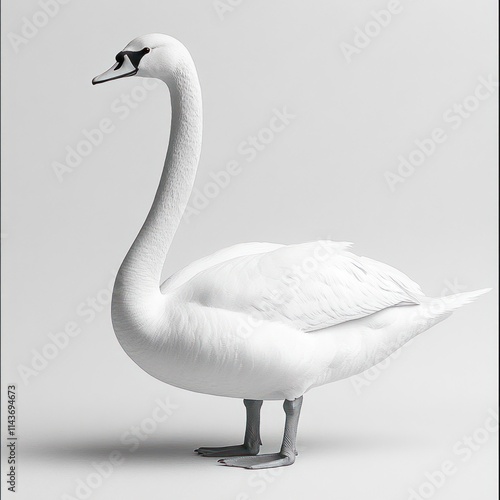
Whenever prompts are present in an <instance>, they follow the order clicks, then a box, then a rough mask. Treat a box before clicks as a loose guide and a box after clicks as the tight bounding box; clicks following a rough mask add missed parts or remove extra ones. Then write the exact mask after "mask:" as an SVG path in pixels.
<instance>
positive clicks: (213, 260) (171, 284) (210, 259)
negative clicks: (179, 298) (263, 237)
mask: <svg viewBox="0 0 500 500" xmlns="http://www.w3.org/2000/svg"><path fill="white" fill-rule="evenodd" d="M283 246H284V245H279V244H277V243H260V242H252V243H239V244H238V245H233V246H230V247H227V248H223V249H222V250H219V251H217V252H215V253H213V254H211V255H208V256H206V257H203V258H201V259H198V260H196V261H194V262H192V263H191V264H189V265H188V266H186V267H185V268H183V269H181V270H180V271H178V272H176V273H175V274H173V275H172V276H170V277H169V278H168V279H167V280H166V281H165V282H164V283H163V284H162V285H161V287H160V288H161V291H162V292H163V293H167V292H171V291H172V290H174V289H175V288H177V287H179V286H180V285H183V284H184V283H186V282H187V281H189V280H190V279H191V278H192V277H193V276H195V275H197V274H198V273H200V272H202V271H204V270H205V269H209V268H212V267H214V266H216V265H218V264H221V263H223V262H226V261H228V260H231V259H235V258H237V257H245V256H247V255H255V254H265V253H267V252H271V251H272V250H276V249H278V248H281V247H283Z"/></svg>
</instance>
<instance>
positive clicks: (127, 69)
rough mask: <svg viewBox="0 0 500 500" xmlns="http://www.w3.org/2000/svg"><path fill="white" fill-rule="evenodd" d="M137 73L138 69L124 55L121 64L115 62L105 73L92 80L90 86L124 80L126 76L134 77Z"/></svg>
mask: <svg viewBox="0 0 500 500" xmlns="http://www.w3.org/2000/svg"><path fill="white" fill-rule="evenodd" d="M137 71H138V69H137V68H136V67H135V66H134V65H133V64H132V63H131V62H130V59H129V57H128V56H127V55H125V56H124V57H123V62H117V63H116V64H114V65H113V66H111V68H109V69H108V70H107V71H105V72H104V73H101V74H100V75H98V76H96V77H95V78H94V79H93V80H92V85H97V84H98V83H104V82H109V81H110V80H117V79H118V78H125V77H126V76H132V75H135V74H136V73H137Z"/></svg>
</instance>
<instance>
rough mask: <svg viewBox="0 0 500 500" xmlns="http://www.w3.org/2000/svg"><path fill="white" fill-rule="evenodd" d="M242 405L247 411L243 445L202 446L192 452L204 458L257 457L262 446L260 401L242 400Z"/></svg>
mask: <svg viewBox="0 0 500 500" xmlns="http://www.w3.org/2000/svg"><path fill="white" fill-rule="evenodd" d="M243 404H244V405H245V408H246V409H247V425H246V430H245V439H244V440H243V444H240V445H236V446H220V447H209V446H202V447H201V448H198V449H197V450H194V451H195V452H197V453H199V454H200V455H203V456H204V457H236V456H245V455H257V453H259V449H260V445H261V444H262V442H261V440H260V409H261V407H262V400H254V399H244V400H243Z"/></svg>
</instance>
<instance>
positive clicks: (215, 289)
mask: <svg viewBox="0 0 500 500" xmlns="http://www.w3.org/2000/svg"><path fill="white" fill-rule="evenodd" d="M116 61H117V62H116V64H115V65H114V66H113V67H112V68H110V69H109V70H108V71H106V72H105V73H103V74H102V75H100V76H98V77H96V78H95V79H94V80H93V83H102V82H104V81H108V80H112V79H116V78H121V77H125V76H132V75H135V74H136V75H138V76H143V77H154V78H159V79H160V80H162V81H163V82H165V83H166V84H167V86H168V88H169V91H170V96H171V105H172V119H171V121H172V123H171V132H170V140H169V147H168V151H167V155H166V159H165V165H164V169H163V174H162V177H161V180H160V185H159V187H158V190H157V193H156V196H155V199H154V202H153V205H152V207H151V210H150V212H149V214H148V216H147V218H146V221H145V223H144V225H143V227H142V228H141V230H140V232H139V234H138V236H137V238H136V240H135V241H134V243H133V245H132V247H131V248H130V250H129V252H128V254H127V256H126V257H125V260H124V262H123V264H122V266H121V268H120V270H119V272H118V275H117V278H116V283H115V287H114V290H113V300H112V320H113V327H114V329H115V332H116V335H117V337H118V340H119V342H120V344H121V345H122V347H123V349H124V350H125V351H126V353H127V354H128V355H129V356H130V357H131V358H132V360H134V361H135V362H136V363H137V364H138V365H139V366H140V367H141V368H142V369H143V370H145V371H146V372H148V373H149V374H151V375H152V376H154V377H156V378H157V379H159V380H162V381H163V382H166V383H168V384H171V385H174V386H176V387H180V388H183V389H187V390H190V391H195V392H201V393H205V394H213V395H217V396H227V397H235V398H242V399H244V400H245V405H246V407H247V432H246V435H245V443H244V444H243V445H240V446H236V447H224V448H200V449H199V450H198V451H199V453H201V454H204V455H208V456H235V455H236V456H237V457H236V458H233V459H224V460H223V463H224V464H226V465H234V466H238V467H247V468H263V467H274V466H280V465H289V464H290V463H293V461H294V460H295V434H296V430H297V422H298V413H299V412H300V406H301V403H302V396H303V394H304V393H306V392H307V391H309V390H310V389H312V388H313V387H317V386H320V385H323V384H327V383H330V382H334V381H337V380H340V379H343V378H346V377H349V376H352V375H355V374H358V373H360V372H362V371H364V370H366V369H368V368H370V367H372V366H373V365H375V364H377V363H379V362H380V361H382V360H383V359H384V358H386V357H387V356H389V355H390V354H392V353H393V352H394V351H395V350H397V349H399V348H400V347H401V346H402V345H403V344H405V343H406V342H408V341H409V340H411V339H412V338H414V337H415V336H416V335H418V334H419V333H422V332H423V331H425V330H427V329H428V328H430V327H431V326H433V325H434V324H436V323H438V322H439V321H441V320H443V319H445V318H447V317H448V316H449V315H450V314H451V313H452V312H453V310H455V309H457V308H458V307H460V306H462V305H463V304H465V303H467V302H470V301H471V300H473V299H474V298H475V297H477V296H478V295H480V294H481V293H484V292H485V291H486V290H480V291H477V292H470V293H463V294H458V295H454V296H451V297H444V298H428V297H426V296H425V295H424V294H423V293H422V291H421V289H420V287H419V286H418V285H417V284H416V283H414V282H413V281H412V280H410V279H409V278H408V277H407V276H405V275H404V274H403V273H401V272H400V271H398V270H396V269H394V268H392V267H390V266H388V265H386V264H382V263H380V262H376V261H374V260H371V259H368V258H366V257H358V256H357V255H355V254H353V253H351V252H350V244H349V243H338V242H333V241H317V242H311V243H303V244H298V245H279V244H273V243H245V244H240V245H235V246H233V247H230V248H226V249H223V250H221V251H219V252H216V253H214V254H213V255H211V256H208V257H205V258H203V259H200V260H198V261H196V262H193V263H192V264H190V265H189V266H187V267H186V268H184V269H182V270H181V271H179V272H177V273H176V274H174V275H173V276H171V277H170V278H169V279H167V280H166V281H165V282H164V283H163V284H161V285H160V277H161V271H162V268H163V264H164V261H165V258H166V256H167V252H168V249H169V247H170V244H171V242H172V240H173V237H174V234H175V231H176V229H177V226H178V224H179V222H180V220H181V217H182V214H183V212H184V209H185V207H186V205H187V201H188V198H189V195H190V192H191V190H192V186H193V183H194V178H195V174H196V169H197V165H198V161H199V155H200V151H201V134H202V105H201V91H200V86H199V81H198V77H197V74H196V69H195V66H194V63H193V61H192V59H191V56H190V55H189V53H188V51H187V49H186V48H185V47H184V46H183V45H182V44H181V43H180V42H179V41H177V40H175V39H174V38H171V37H168V36H166V35H160V34H152V35H145V36H142V37H139V38H136V39H135V40H133V41H132V42H130V44H129V45H128V46H127V47H126V48H125V49H124V50H123V51H122V52H120V53H119V54H118V55H117V56H116ZM276 399H279V400H285V405H284V406H285V412H286V414H287V422H286V426H285V439H284V441H283V447H282V450H281V451H280V453H279V454H274V455H273V456H267V455H266V456H263V455H260V456H258V457H255V456H254V455H256V452H255V450H258V447H259V444H260V437H259V433H258V422H259V412H260V404H261V403H262V401H263V400H276ZM240 455H243V456H240ZM245 455H246V456H245ZM262 457H264V458H262Z"/></svg>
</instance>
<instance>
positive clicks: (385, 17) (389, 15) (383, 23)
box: [340, 0, 403, 64]
mask: <svg viewBox="0 0 500 500" xmlns="http://www.w3.org/2000/svg"><path fill="white" fill-rule="evenodd" d="M402 11H403V5H401V2H400V1H399V0H389V2H388V3H387V6H386V8H385V9H381V10H378V11H375V10H372V11H371V17H372V18H371V19H370V20H369V21H368V22H366V23H365V24H364V26H363V27H359V26H355V27H354V38H353V39H352V43H348V42H342V43H341V44H340V50H341V51H342V54H343V55H344V57H345V60H346V61H347V62H348V63H349V64H350V63H351V62H352V60H353V57H354V56H356V55H359V54H361V52H363V50H365V49H366V48H367V47H369V46H370V45H371V43H372V41H373V39H375V38H377V37H378V36H379V35H380V33H382V31H383V30H384V29H385V28H387V27H388V26H389V25H390V24H391V22H392V20H393V18H394V16H395V15H397V14H400V13H401V12H402Z"/></svg>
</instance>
